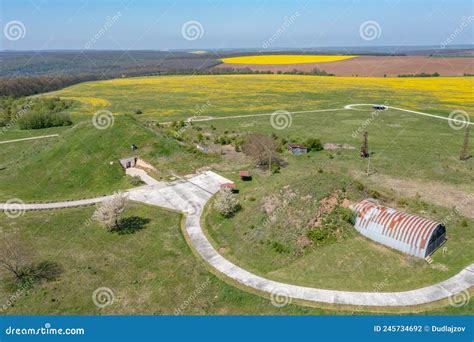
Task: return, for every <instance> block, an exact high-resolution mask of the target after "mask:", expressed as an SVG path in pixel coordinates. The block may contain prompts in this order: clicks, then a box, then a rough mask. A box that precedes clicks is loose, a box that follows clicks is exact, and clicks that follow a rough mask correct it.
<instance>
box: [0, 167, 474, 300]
mask: <svg viewBox="0 0 474 342" xmlns="http://www.w3.org/2000/svg"><path fill="white" fill-rule="evenodd" d="M229 182H230V181H229V180H228V179H226V178H224V177H221V176H219V175H218V174H216V173H214V172H210V171H208V172H206V173H203V174H200V175H197V176H195V177H192V178H190V179H188V180H179V181H176V182H172V183H165V184H163V183H160V184H158V185H149V186H143V187H140V188H135V189H131V190H129V191H127V192H126V194H127V196H128V197H129V198H130V199H131V200H134V201H138V202H143V203H147V204H151V205H157V206H160V207H165V208H169V209H174V210H179V211H182V212H184V213H185V214H186V221H185V230H186V234H187V235H188V240H189V241H190V243H191V245H192V246H191V247H192V248H193V249H195V250H196V252H197V253H198V254H199V255H200V256H201V257H202V258H203V259H204V260H205V261H206V262H207V263H208V264H209V265H211V266H212V267H213V268H214V269H215V270H217V271H218V272H220V273H222V274H224V275H225V276H227V277H229V278H231V279H233V280H234V281H237V282H238V283H240V284H243V285H244V286H247V287H249V288H253V289H256V290H259V291H263V292H266V293H268V294H271V295H277V296H279V298H281V297H282V296H283V297H286V298H293V299H299V300H304V301H308V302H322V303H329V304H343V305H344V304H345V305H355V306H384V307H387V306H390V307H397V306H411V305H419V304H426V303H430V302H434V301H438V300H441V299H445V298H448V297H451V296H453V295H455V294H458V293H460V292H463V291H467V290H468V289H469V288H470V287H472V286H474V263H473V264H471V265H470V266H468V267H466V268H465V269H464V270H462V271H461V272H459V273H458V274H456V275H455V276H453V277H451V278H449V279H447V280H445V281H443V282H441V283H438V284H435V285H431V286H428V287H424V288H421V289H416V290H412V291H402V292H353V291H336V290H325V289H318V288H311V287H304V286H297V285H291V284H285V283H280V282H277V281H273V280H269V279H266V278H263V277H261V276H258V275H256V274H253V273H251V272H248V271H246V270H244V269H243V268H241V267H239V266H237V265H235V264H233V263H231V262H230V261H228V260H227V259H225V258H224V257H223V256H222V255H220V254H219V253H218V252H217V250H216V249H215V248H214V247H213V246H212V245H211V243H210V242H209V241H208V240H207V238H206V235H205V234H204V232H203V230H202V227H201V214H202V210H203V208H204V205H205V204H206V202H207V201H208V200H209V199H210V198H211V197H212V195H213V194H214V193H216V192H217V191H218V190H219V187H220V185H221V184H224V183H229ZM108 197H109V196H105V197H98V198H94V199H89V200H81V201H71V202H60V203H47V204H25V208H24V209H25V210H33V209H52V208H65V207H68V206H77V205H88V204H93V203H97V202H101V201H103V200H105V199H107V198H108ZM0 209H3V210H5V209H8V206H7V205H6V204H0ZM322 276H324V275H322Z"/></svg>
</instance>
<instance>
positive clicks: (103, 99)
mask: <svg viewBox="0 0 474 342" xmlns="http://www.w3.org/2000/svg"><path fill="white" fill-rule="evenodd" d="M473 89H474V78H472V77H426V78H375V77H370V78H369V77H322V76H305V75H275V74H274V75H209V76H208V75H198V76H189V75H183V76H155V77H137V78H119V79H113V80H107V81H98V82H87V83H83V84H78V85H75V86H72V87H69V88H66V89H63V90H61V91H58V93H57V94H58V95H60V96H62V97H66V98H71V99H77V100H80V101H82V102H85V103H87V104H89V105H91V104H93V105H102V106H103V105H106V106H107V108H108V109H110V110H111V111H113V112H114V113H116V114H120V113H133V112H134V111H135V110H136V109H140V110H142V111H143V113H144V115H146V116H150V117H160V116H171V117H179V118H181V117H188V116H190V115H196V113H201V112H202V107H203V106H204V107H205V113H206V114H205V115H236V114H252V113H262V112H263V113H265V112H271V111H275V110H277V109H286V110H289V111H297V110H311V109H324V108H342V107H343V106H344V105H346V104H351V103H388V104H389V105H391V106H395V107H403V108H407V109H412V110H420V111H427V112H433V113H441V114H442V113H444V114H445V115H447V114H449V113H450V112H451V111H453V110H457V109H462V110H465V111H466V112H468V113H469V114H471V115H472V114H473V109H474V96H473Z"/></svg>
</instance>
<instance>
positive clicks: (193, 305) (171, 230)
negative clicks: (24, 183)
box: [0, 204, 336, 315]
mask: <svg viewBox="0 0 474 342" xmlns="http://www.w3.org/2000/svg"><path fill="white" fill-rule="evenodd" d="M93 210H94V209H93V208H91V207H89V208H77V209H65V210H58V211H44V212H27V213H25V214H24V216H22V217H20V218H17V219H8V218H6V217H5V216H4V215H2V216H1V217H0V227H1V229H2V231H3V232H4V233H9V232H12V231H16V232H17V233H18V234H19V235H20V236H21V238H22V239H24V240H25V241H28V242H29V243H30V244H31V246H32V247H33V250H34V251H35V253H36V254H37V259H38V260H41V261H55V262H57V263H58V264H59V265H60V266H61V267H62V269H63V272H62V273H61V274H60V276H59V278H58V279H57V280H55V281H52V282H47V283H43V284H38V285H35V286H34V287H33V289H32V290H31V291H30V292H28V294H27V295H21V296H20V297H19V298H18V300H16V301H14V304H13V306H11V307H8V308H7V309H6V310H5V311H2V312H1V314H2V315H4V314H8V315H19V314H37V315H45V314H48V315H55V314H59V315H61V314H79V315H81V314H87V315H107V314H123V315H129V314H139V315H145V314H148V315H158V314H162V315H163V314H167V315H173V314H175V313H177V311H176V310H179V313H180V314H326V313H331V314H333V313H336V312H331V311H325V310H320V309H310V308H303V307H298V306H288V307H285V308H282V309H279V308H276V307H274V306H272V305H271V303H270V300H267V299H264V298H261V297H258V296H255V295H251V294H247V293H245V292H243V291H241V290H238V289H236V288H234V287H232V286H230V285H227V284H225V283H223V282H222V281H220V280H219V279H217V278H216V277H215V276H214V275H212V274H211V273H209V272H208V271H207V269H206V268H205V267H203V266H202V265H201V263H200V262H199V260H198V259H197V258H196V257H195V256H194V255H193V254H192V252H191V250H190V249H189V247H188V246H187V244H186V242H185V240H184V238H183V236H182V233H181V230H180V227H179V223H180V220H181V215H179V214H175V213H172V212H169V211H165V210H160V209H158V208H156V207H148V206H144V205H138V204H131V205H130V207H129V208H128V209H127V211H126V213H125V217H133V216H137V217H140V218H142V219H147V220H149V222H148V223H147V224H146V225H145V227H143V228H142V229H140V230H138V231H136V232H135V233H133V234H124V235H120V234H116V233H110V232H107V231H106V230H105V228H104V227H102V226H100V225H98V224H97V223H95V222H93V221H92V222H91V221H90V217H91V215H92V213H93ZM88 223H89V224H88ZM1 278H2V284H1V285H2V286H1V287H0V304H1V305H0V308H1V307H2V306H3V303H6V302H7V301H8V299H9V298H10V296H12V295H14V294H15V288H12V287H11V285H10V286H7V285H9V284H10V283H11V282H10V279H9V276H8V275H6V274H4V273H1ZM99 287H108V288H110V289H111V290H112V291H113V293H114V294H115V300H114V303H113V304H112V305H111V306H108V307H106V308H103V309H101V308H98V307H96V306H95V305H94V303H93V301H92V293H93V291H94V290H95V289H97V288H99Z"/></svg>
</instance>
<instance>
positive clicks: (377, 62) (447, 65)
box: [215, 56, 474, 77]
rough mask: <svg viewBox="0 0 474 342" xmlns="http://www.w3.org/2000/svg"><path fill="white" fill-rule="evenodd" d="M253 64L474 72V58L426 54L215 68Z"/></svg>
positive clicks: (377, 72) (339, 72)
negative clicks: (430, 56) (430, 55)
mask: <svg viewBox="0 0 474 342" xmlns="http://www.w3.org/2000/svg"><path fill="white" fill-rule="evenodd" d="M225 67H232V68H235V69H243V68H250V69H251V70H261V71H273V72H277V71H283V72H284V71H292V70H294V69H296V70H298V71H311V70H313V69H314V68H318V69H321V70H324V71H326V72H328V73H332V74H335V75H336V76H356V75H357V76H374V77H382V76H384V75H387V76H398V75H400V74H419V73H422V72H424V73H430V74H431V73H434V72H437V73H439V74H440V75H441V76H462V75H463V74H465V73H467V74H474V58H462V57H446V58H443V57H436V58H429V57H425V56H359V57H356V58H351V59H346V60H342V61H337V62H326V63H305V64H280V65H277V64H267V65H258V64H230V63H222V64H219V65H218V66H216V67H215V68H225Z"/></svg>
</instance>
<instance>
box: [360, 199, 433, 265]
mask: <svg viewBox="0 0 474 342" xmlns="http://www.w3.org/2000/svg"><path fill="white" fill-rule="evenodd" d="M354 209H355V211H356V223H355V228H356V229H357V230H358V231H359V232H360V233H361V234H362V235H365V236H367V237H368V238H371V239H373V240H375V241H377V242H380V243H382V244H384V245H387V246H388V247H392V248H394V249H397V250H399V251H402V252H404V253H407V254H410V255H414V256H417V257H420V258H424V257H425V256H426V248H427V245H428V241H429V240H430V237H431V235H432V234H433V232H434V231H435V230H436V228H437V227H438V226H439V225H441V223H438V222H435V221H432V220H429V219H426V218H423V217H420V216H417V215H411V214H407V213H404V212H402V211H399V210H396V209H393V208H389V207H384V206H381V205H379V204H377V203H375V202H374V201H372V200H363V201H360V202H358V203H357V204H355V205H354Z"/></svg>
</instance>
